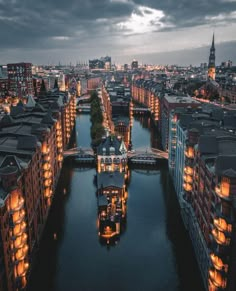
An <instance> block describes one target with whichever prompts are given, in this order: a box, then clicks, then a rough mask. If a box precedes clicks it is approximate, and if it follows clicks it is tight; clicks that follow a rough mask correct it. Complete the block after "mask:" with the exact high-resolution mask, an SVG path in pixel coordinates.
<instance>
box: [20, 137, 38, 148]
mask: <svg viewBox="0 0 236 291" xmlns="http://www.w3.org/2000/svg"><path fill="white" fill-rule="evenodd" d="M37 145H38V140H37V138H36V136H34V135H29V136H20V137H19V138H18V144H17V149H18V150H35V149H36V147H37Z"/></svg>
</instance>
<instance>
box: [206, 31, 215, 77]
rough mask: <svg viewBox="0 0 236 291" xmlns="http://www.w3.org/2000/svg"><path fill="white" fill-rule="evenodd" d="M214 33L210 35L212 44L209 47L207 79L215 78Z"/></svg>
mask: <svg viewBox="0 0 236 291" xmlns="http://www.w3.org/2000/svg"><path fill="white" fill-rule="evenodd" d="M215 51H216V50H215V35H214V34H213V37H212V45H211V49H210V56H209V64H208V79H210V80H215V77H216V66H215V60H216V56H215Z"/></svg>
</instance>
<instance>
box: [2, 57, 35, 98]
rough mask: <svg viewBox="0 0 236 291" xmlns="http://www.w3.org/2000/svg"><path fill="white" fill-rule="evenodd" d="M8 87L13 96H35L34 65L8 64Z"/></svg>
mask: <svg viewBox="0 0 236 291" xmlns="http://www.w3.org/2000/svg"><path fill="white" fill-rule="evenodd" d="M7 71H8V86H9V91H10V93H11V94H12V95H15V96H17V97H23V96H27V95H32V94H33V80H32V64H31V63H16V64H7Z"/></svg>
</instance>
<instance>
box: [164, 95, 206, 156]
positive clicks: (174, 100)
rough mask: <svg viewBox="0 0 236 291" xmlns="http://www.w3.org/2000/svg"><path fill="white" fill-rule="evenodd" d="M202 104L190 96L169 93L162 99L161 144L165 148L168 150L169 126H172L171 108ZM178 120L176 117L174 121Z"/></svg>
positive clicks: (194, 106)
mask: <svg viewBox="0 0 236 291" xmlns="http://www.w3.org/2000/svg"><path fill="white" fill-rule="evenodd" d="M199 105H200V102H198V101H196V100H194V99H193V98H191V97H189V96H177V95H168V94H165V96H164V97H163V98H162V99H161V120H160V129H161V144H162V147H163V150H164V151H166V150H168V147H169V145H168V139H169V128H170V127H172V126H171V124H169V122H170V121H171V120H169V117H170V113H171V110H173V109H175V108H177V107H193V108H196V107H198V106H199ZM173 122H174V123H175V122H176V121H175V119H174V121H173Z"/></svg>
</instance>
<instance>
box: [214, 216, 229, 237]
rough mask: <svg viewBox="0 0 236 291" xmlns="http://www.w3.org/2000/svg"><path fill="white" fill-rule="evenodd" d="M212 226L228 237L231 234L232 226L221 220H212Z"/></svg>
mask: <svg viewBox="0 0 236 291" xmlns="http://www.w3.org/2000/svg"><path fill="white" fill-rule="evenodd" d="M214 226H215V227H216V228H217V229H218V230H219V231H221V232H224V233H226V234H227V235H230V234H231V232H232V225H231V224H228V223H227V222H226V221H225V220H224V219H223V218H218V219H216V218H215V219H214Z"/></svg>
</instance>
